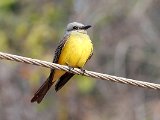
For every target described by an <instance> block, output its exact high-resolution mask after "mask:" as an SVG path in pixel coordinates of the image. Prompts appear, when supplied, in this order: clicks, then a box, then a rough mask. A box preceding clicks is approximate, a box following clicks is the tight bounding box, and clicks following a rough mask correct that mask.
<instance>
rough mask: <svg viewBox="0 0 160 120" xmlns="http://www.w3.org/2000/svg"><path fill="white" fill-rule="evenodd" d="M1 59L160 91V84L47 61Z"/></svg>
mask: <svg viewBox="0 0 160 120" xmlns="http://www.w3.org/2000/svg"><path fill="white" fill-rule="evenodd" d="M0 59H6V60H11V61H16V62H22V63H27V64H32V65H37V66H42V67H46V68H51V69H58V70H64V71H67V72H71V73H74V74H78V75H85V76H88V77H93V78H98V79H103V80H108V81H112V82H117V83H122V84H129V85H133V86H138V87H143V88H150V89H156V90H160V84H155V83H149V82H143V81H138V80H133V79H128V78H123V77H117V76H113V75H108V74H102V73H98V72H93V71H88V70H85V72H84V71H82V70H80V69H78V68H74V69H70V68H69V67H68V66H65V65H60V64H56V63H51V62H46V61H42V60H38V59H32V58H27V57H22V56H18V55H12V54H8V53H3V52H0Z"/></svg>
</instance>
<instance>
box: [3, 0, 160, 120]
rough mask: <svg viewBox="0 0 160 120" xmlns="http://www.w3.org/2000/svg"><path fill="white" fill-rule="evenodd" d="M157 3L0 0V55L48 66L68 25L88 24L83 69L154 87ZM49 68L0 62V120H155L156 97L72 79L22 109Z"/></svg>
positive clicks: (159, 69) (158, 77) (159, 29)
mask: <svg viewBox="0 0 160 120" xmlns="http://www.w3.org/2000/svg"><path fill="white" fill-rule="evenodd" d="M159 13H160V1H159V0H100V1H97V0H65V1H63V0H0V51H1V52H8V53H12V54H16V55H22V56H26V57H32V58H37V59H40V60H46V61H50V62H51V61H52V59H53V55H54V50H55V49H56V46H57V44H58V41H59V40H60V39H62V37H63V34H64V30H65V28H66V26H67V24H68V23H69V22H73V21H77V22H82V23H84V24H91V25H92V26H93V27H92V28H91V29H89V31H88V34H89V35H90V37H91V39H92V41H93V44H94V55H93V57H92V59H91V60H90V61H89V62H88V63H87V65H86V67H85V68H86V69H88V70H92V71H96V72H102V73H107V74H111V75H117V76H122V77H127V78H132V79H137V80H142V81H148V82H154V83H160V61H159V60H160V47H159V46H160V39H159V38H160V14H159ZM49 71H50V70H49V69H47V68H42V67H37V66H33V65H27V64H22V63H16V62H11V61H6V60H0V119H1V120H160V114H159V113H160V100H159V99H160V93H159V91H155V90H150V89H143V88H138V87H133V86H129V85H123V84H117V83H112V82H108V81H103V80H96V79H92V78H88V77H84V76H75V77H74V78H73V79H72V80H70V81H69V82H68V83H67V85H66V86H65V87H64V88H63V89H62V90H61V91H59V92H57V93H56V92H55V91H54V87H52V89H51V90H50V91H49V93H48V94H47V96H46V97H45V98H44V100H43V102H42V103H41V104H36V103H30V99H31V98H32V97H33V95H34V93H35V92H36V90H37V89H38V88H39V87H40V86H41V84H42V83H43V82H44V80H45V79H46V78H47V76H48V75H49Z"/></svg>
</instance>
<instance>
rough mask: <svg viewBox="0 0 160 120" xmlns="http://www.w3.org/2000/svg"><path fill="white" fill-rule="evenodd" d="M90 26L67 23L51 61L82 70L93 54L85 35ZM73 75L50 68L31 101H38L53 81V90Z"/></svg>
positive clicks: (90, 42) (59, 87)
mask: <svg viewBox="0 0 160 120" xmlns="http://www.w3.org/2000/svg"><path fill="white" fill-rule="evenodd" d="M90 27H91V26H90V25H83V24H81V23H78V22H73V23H69V24H68V25H67V29H66V32H65V35H64V37H63V39H62V40H61V41H60V42H59V44H58V47H57V49H56V51H55V56H54V59H53V63H58V64H61V65H67V66H69V67H76V68H80V69H82V70H83V66H84V65H85V64H86V62H87V61H88V60H89V59H90V58H91V56H92V54H93V44H92V41H91V40H90V38H89V36H88V35H87V29H88V28H90ZM73 76H74V74H73V73H69V72H65V71H61V70H56V69H51V72H50V75H49V77H48V79H47V80H46V81H45V82H44V83H43V85H42V86H41V87H40V88H39V89H38V91H37V92H36V93H35V95H34V97H33V98H32V99H31V102H37V103H40V102H41V101H42V99H43V98H44V96H45V95H46V93H47V92H48V90H49V89H50V88H51V86H52V85H53V84H54V83H55V82H56V84H55V90H56V91H58V90H60V89H61V88H62V87H63V86H64V85H65V84H66V83H67V82H68V81H69V79H70V78H72V77H73Z"/></svg>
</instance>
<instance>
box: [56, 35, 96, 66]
mask: <svg viewBox="0 0 160 120" xmlns="http://www.w3.org/2000/svg"><path fill="white" fill-rule="evenodd" d="M92 50H93V45H92V43H91V40H90V38H89V36H88V35H87V34H83V33H80V32H72V33H71V34H70V37H69V38H68V40H67V41H66V43H65V45H64V47H63V49H62V51H61V55H60V58H59V61H58V63H59V64H63V65H69V66H72V67H83V66H84V64H85V63H86V61H87V59H88V58H89V56H90V54H91V52H92Z"/></svg>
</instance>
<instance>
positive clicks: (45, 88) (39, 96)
mask: <svg viewBox="0 0 160 120" xmlns="http://www.w3.org/2000/svg"><path fill="white" fill-rule="evenodd" d="M53 74H54V71H51V73H50V75H49V77H48V79H47V80H46V81H45V82H44V83H43V84H42V86H41V87H40V88H39V89H38V91H37V92H36V93H35V94H34V97H33V98H32V99H31V102H37V103H40V102H41V101H42V100H43V98H44V96H45V95H46V93H47V92H48V90H49V89H50V88H51V86H52V85H53V83H54V82H52V80H53Z"/></svg>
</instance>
